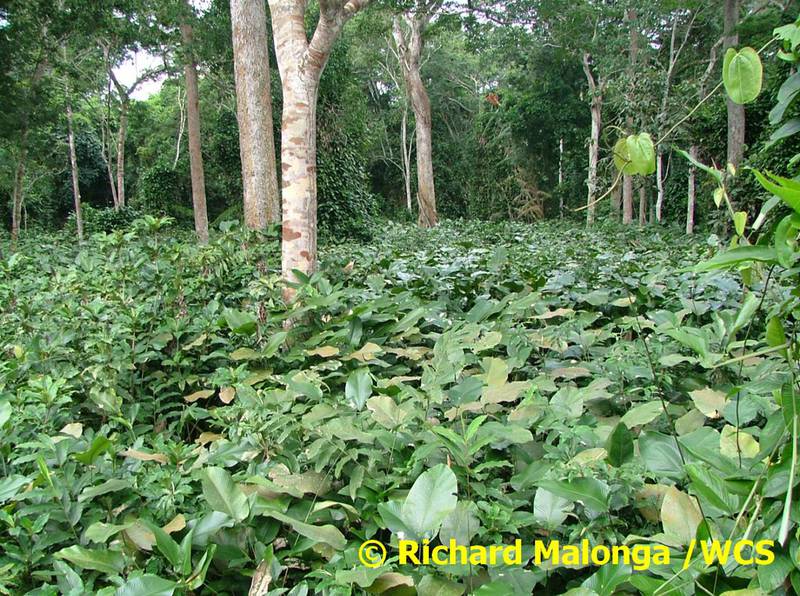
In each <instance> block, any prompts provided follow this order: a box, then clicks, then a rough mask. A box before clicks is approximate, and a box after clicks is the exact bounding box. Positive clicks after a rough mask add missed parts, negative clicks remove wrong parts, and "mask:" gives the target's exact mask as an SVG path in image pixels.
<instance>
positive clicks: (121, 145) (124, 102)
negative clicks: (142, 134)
mask: <svg viewBox="0 0 800 596" xmlns="http://www.w3.org/2000/svg"><path fill="white" fill-rule="evenodd" d="M127 135H128V98H127V97H120V106H119V130H118V131H117V194H116V198H115V200H116V203H115V204H114V208H115V209H121V208H122V207H124V206H125V139H126V137H127Z"/></svg>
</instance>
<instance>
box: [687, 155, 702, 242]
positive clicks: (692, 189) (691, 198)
mask: <svg viewBox="0 0 800 596" xmlns="http://www.w3.org/2000/svg"><path fill="white" fill-rule="evenodd" d="M689 155H691V156H692V158H693V159H697V158H698V156H699V155H700V149H699V148H698V146H697V145H692V146H691V147H690V148H689ZM696 173H697V168H695V167H694V166H691V165H690V166H689V188H688V199H687V200H686V233H687V234H693V233H694V205H695V196H696V193H697V189H696Z"/></svg>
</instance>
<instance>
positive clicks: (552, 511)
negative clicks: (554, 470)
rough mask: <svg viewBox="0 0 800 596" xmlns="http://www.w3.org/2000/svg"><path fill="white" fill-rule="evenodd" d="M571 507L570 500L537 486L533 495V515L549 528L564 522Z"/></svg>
mask: <svg viewBox="0 0 800 596" xmlns="http://www.w3.org/2000/svg"><path fill="white" fill-rule="evenodd" d="M572 508H573V504H572V501H570V500H569V499H565V498H564V497H559V496H558V495H556V494H555V493H552V492H550V491H549V490H547V489H545V488H539V489H538V490H537V491H536V495H535V496H534V497H533V517H534V518H535V519H536V520H537V521H539V522H541V523H543V524H546V525H547V526H548V527H551V528H555V527H557V526H559V525H561V524H562V523H564V520H565V519H567V516H568V515H569V512H570V511H572Z"/></svg>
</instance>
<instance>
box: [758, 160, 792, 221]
mask: <svg viewBox="0 0 800 596" xmlns="http://www.w3.org/2000/svg"><path fill="white" fill-rule="evenodd" d="M752 171H753V175H754V176H755V177H756V179H757V180H758V182H759V184H761V186H763V187H764V188H765V189H766V190H768V191H769V192H771V193H772V194H773V195H775V196H776V197H778V198H780V199H781V200H782V201H783V202H784V203H786V204H787V205H789V207H791V208H792V209H793V210H794V211H795V212H796V213H800V188H798V186H797V183H796V182H794V181H793V180H789V179H787V178H782V177H780V176H776V175H775V174H772V173H770V172H767V174H766V175H764V174H762V173H761V172H759V171H758V170H752Z"/></svg>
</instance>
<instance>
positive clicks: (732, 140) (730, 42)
mask: <svg viewBox="0 0 800 596" xmlns="http://www.w3.org/2000/svg"><path fill="white" fill-rule="evenodd" d="M738 24H739V0H725V22H724V30H723V41H722V50H723V53H724V52H726V51H727V50H728V48H734V47H736V46H737V45H738V44H739V33H738V32H737V31H736V27H737V26H738ZM727 106H728V163H732V164H733V165H734V166H735V167H737V168H738V167H739V164H740V163H741V162H742V156H743V155H744V140H745V139H744V127H745V112H744V106H742V105H739V104H737V103H734V102H732V101H731V100H730V98H728V99H727Z"/></svg>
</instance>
